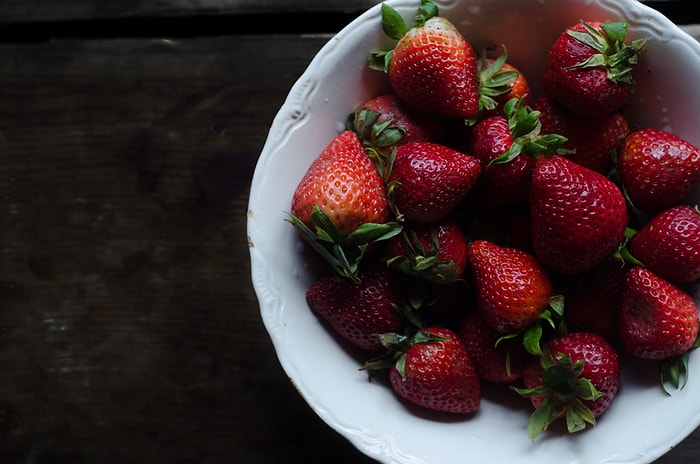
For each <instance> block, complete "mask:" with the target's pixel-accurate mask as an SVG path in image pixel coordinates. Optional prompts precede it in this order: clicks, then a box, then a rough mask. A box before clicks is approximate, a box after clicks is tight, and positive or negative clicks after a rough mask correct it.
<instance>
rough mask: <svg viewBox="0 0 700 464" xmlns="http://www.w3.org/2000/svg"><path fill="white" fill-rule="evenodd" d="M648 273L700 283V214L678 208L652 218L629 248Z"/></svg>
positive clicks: (694, 210) (637, 234)
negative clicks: (698, 280) (698, 281)
mask: <svg viewBox="0 0 700 464" xmlns="http://www.w3.org/2000/svg"><path fill="white" fill-rule="evenodd" d="M627 249H628V250H629V252H630V253H631V254H632V255H633V256H634V258H636V259H637V260H639V261H640V262H641V263H642V264H643V265H644V266H645V267H646V268H647V269H649V270H650V271H652V272H653V273H654V274H656V275H658V276H659V277H662V278H664V279H666V280H670V281H672V282H676V283H685V282H692V281H694V280H697V279H700V212H698V210H697V208H696V207H693V206H688V205H677V206H672V207H670V208H668V209H667V210H664V211H662V212H660V213H658V214H657V215H656V216H654V217H652V218H651V219H650V220H649V221H648V222H647V223H646V224H644V225H643V226H642V227H641V229H639V231H638V232H637V233H636V234H635V235H634V236H632V238H631V239H630V241H629V242H628V244H627Z"/></svg>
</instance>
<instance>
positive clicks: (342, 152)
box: [289, 130, 400, 280]
mask: <svg viewBox="0 0 700 464" xmlns="http://www.w3.org/2000/svg"><path fill="white" fill-rule="evenodd" d="M291 206H292V208H291V213H290V217H289V222H290V223H292V224H293V225H294V226H295V227H296V228H297V229H298V230H299V231H300V232H301V233H302V234H303V237H304V238H305V239H306V240H307V241H308V242H309V243H311V244H312V245H313V246H314V248H315V249H316V250H317V251H319V253H320V254H321V255H322V256H323V257H324V258H325V259H326V260H327V261H328V262H329V263H330V264H331V266H332V267H333V270H334V271H335V272H337V273H338V274H339V275H342V276H344V277H348V278H352V279H354V280H357V277H356V273H357V269H358V267H359V263H360V261H361V260H362V256H363V254H364V251H365V246H366V245H367V244H369V243H372V242H375V241H377V240H383V239H384V238H387V237H388V236H391V235H392V234H395V233H398V232H400V228H399V226H398V225H397V224H395V223H388V222H387V221H388V220H389V219H390V217H391V210H390V207H389V199H388V197H387V194H386V188H385V184H384V181H383V179H382V177H381V176H380V174H379V171H378V170H377V168H376V166H375V164H374V162H373V161H372V160H371V159H370V158H369V157H368V156H367V153H366V152H365V150H364V148H363V147H362V143H361V142H360V139H359V138H358V137H357V134H355V133H354V132H352V131H350V130H345V131H343V132H342V133H340V134H339V135H337V136H336V137H335V138H334V139H333V140H332V141H331V142H330V143H329V144H328V145H327V146H326V148H324V149H323V151H322V152H321V153H320V154H319V155H318V156H317V157H316V159H315V160H314V161H313V162H312V163H311V165H310V166H309V168H308V170H307V171H306V173H305V174H304V177H303V178H302V179H301V181H300V182H299V184H298V186H297V188H296V190H295V191H294V194H293V196H292V205H291ZM319 232H322V233H321V237H322V238H319ZM337 245H340V246H337Z"/></svg>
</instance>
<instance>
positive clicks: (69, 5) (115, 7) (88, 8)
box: [0, 0, 380, 23]
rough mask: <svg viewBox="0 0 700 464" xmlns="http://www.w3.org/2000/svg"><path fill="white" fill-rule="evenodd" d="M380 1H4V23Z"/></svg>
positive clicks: (337, 9)
mask: <svg viewBox="0 0 700 464" xmlns="http://www.w3.org/2000/svg"><path fill="white" fill-rule="evenodd" d="M377 3H380V0H324V1H319V0H294V1H288V0H200V1H195V2H193V1H191V0H161V1H146V2H144V1H141V0H122V1H118V2H105V1H102V0H94V1H84V0H62V1H60V2H57V1H51V0H37V1H33V2H27V1H25V0H2V1H0V23H11V22H28V21H65V20H74V19H103V18H127V17H152V16H180V15H221V14H264V13H284V12H296V13H304V12H315V13H329V12H331V13H358V12H361V11H364V10H366V9H367V8H369V7H371V6H373V5H376V4H377Z"/></svg>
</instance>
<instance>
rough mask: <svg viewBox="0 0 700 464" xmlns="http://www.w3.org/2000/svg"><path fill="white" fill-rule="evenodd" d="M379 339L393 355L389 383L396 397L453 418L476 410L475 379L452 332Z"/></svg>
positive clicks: (422, 332) (430, 330)
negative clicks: (451, 414) (451, 415)
mask: <svg viewBox="0 0 700 464" xmlns="http://www.w3.org/2000/svg"><path fill="white" fill-rule="evenodd" d="M382 338H383V339H384V340H385V342H386V346H387V347H388V348H390V349H391V350H393V351H394V352H395V361H394V362H392V363H391V367H390V370H389V380H390V382H391V386H392V388H393V389H394V391H395V392H396V393H397V394H398V395H399V396H401V397H403V398H404V399H406V400H407V401H409V402H410V403H413V404H416V405H418V406H421V407H424V408H427V409H432V410H436V411H442V412H448V413H454V414H470V413H473V412H475V411H476V410H477V409H479V406H480V404H481V385H480V382H479V377H478V376H477V374H476V370H475V369H474V364H473V362H472V360H471V358H470V356H469V353H467V350H466V349H465V348H464V344H463V343H462V341H461V340H460V338H459V336H458V335H457V334H456V333H455V332H454V331H453V330H451V329H448V328H444V327H438V326H432V327H427V328H424V329H422V330H420V331H418V332H417V333H416V334H415V335H414V336H412V337H405V336H402V335H396V334H395V336H393V337H388V336H383V337H382ZM390 338H391V340H389V339H390Z"/></svg>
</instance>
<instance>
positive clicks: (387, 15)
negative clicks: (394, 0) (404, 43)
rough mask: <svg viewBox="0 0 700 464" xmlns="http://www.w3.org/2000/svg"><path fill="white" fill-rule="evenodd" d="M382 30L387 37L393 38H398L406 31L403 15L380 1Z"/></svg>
mask: <svg viewBox="0 0 700 464" xmlns="http://www.w3.org/2000/svg"><path fill="white" fill-rule="evenodd" d="M382 30H383V31H384V33H385V34H386V35H387V37H389V38H391V39H394V40H400V39H401V38H402V37H403V36H404V35H406V32H408V26H407V25H406V22H405V21H404V19H403V17H402V16H401V15H400V14H399V12H398V11H396V10H395V9H393V8H392V7H390V6H389V5H387V4H386V3H382Z"/></svg>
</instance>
